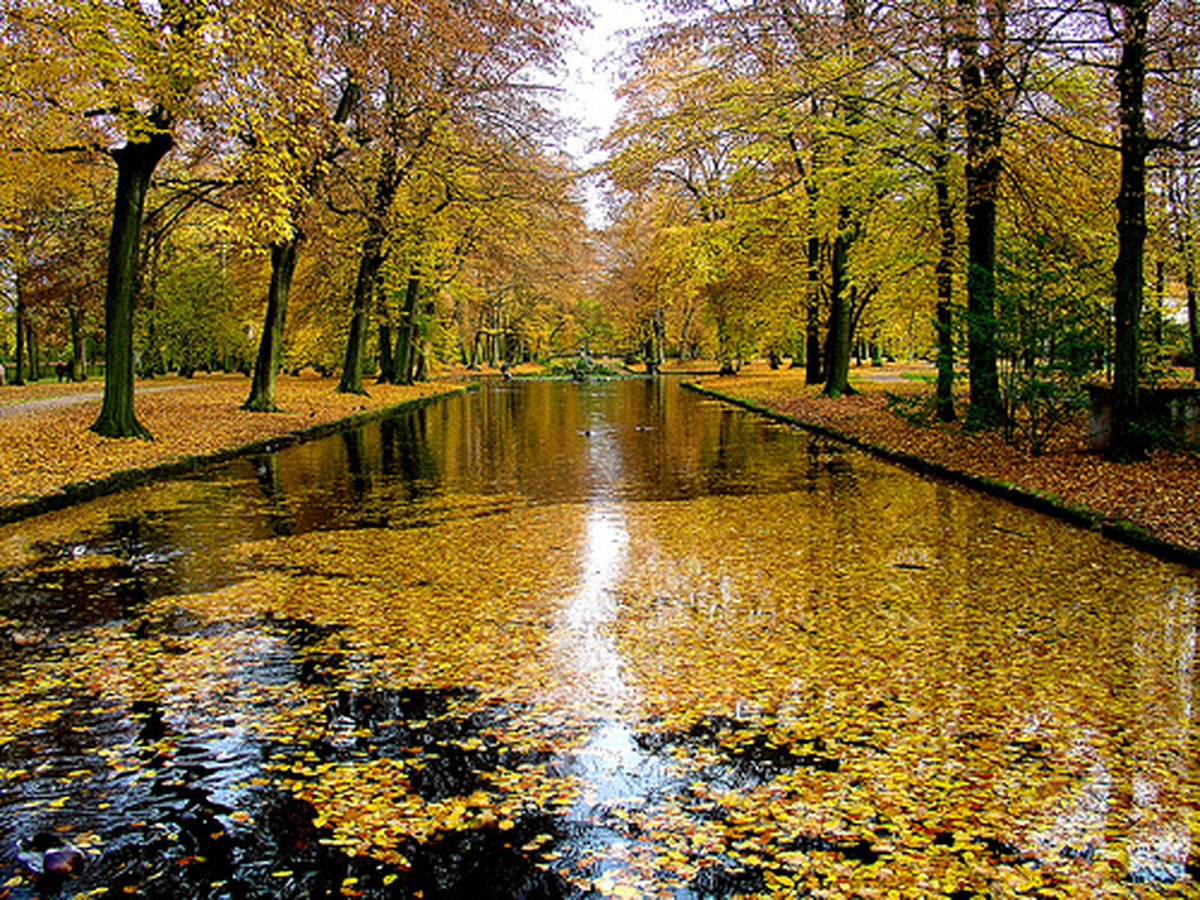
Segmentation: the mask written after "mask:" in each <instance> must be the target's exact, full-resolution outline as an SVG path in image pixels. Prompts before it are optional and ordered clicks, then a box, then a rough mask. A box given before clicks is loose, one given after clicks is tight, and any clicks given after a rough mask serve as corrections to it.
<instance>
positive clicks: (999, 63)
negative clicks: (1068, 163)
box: [958, 0, 1005, 428]
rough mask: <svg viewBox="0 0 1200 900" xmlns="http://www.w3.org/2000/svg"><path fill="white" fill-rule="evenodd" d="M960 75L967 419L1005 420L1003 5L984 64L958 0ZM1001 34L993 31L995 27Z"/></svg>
mask: <svg viewBox="0 0 1200 900" xmlns="http://www.w3.org/2000/svg"><path fill="white" fill-rule="evenodd" d="M958 9H959V14H960V22H959V33H958V51H959V61H960V62H959V78H960V81H961V83H962V88H963V102H964V105H965V107H966V115H965V121H966V139H967V162H966V188H967V204H966V205H967V208H966V219H967V359H968V371H969V375H970V382H971V407H970V410H969V411H968V415H967V421H968V423H969V424H970V425H971V426H973V427H977V428H983V427H990V426H993V425H996V424H998V423H999V422H1000V421H1001V419H1002V418H1003V415H1004V413H1003V406H1002V403H1001V399H1000V376H999V372H998V370H997V349H996V314H995V305H996V196H997V193H998V190H999V185H1000V136H1001V119H1000V110H999V102H1000V99H999V98H1000V93H999V91H1000V89H1001V87H1002V79H1003V58H1002V56H1003V44H1004V35H1003V22H1004V12H1005V11H1004V8H1003V5H1002V4H989V21H990V23H991V30H992V32H993V33H992V34H991V35H990V40H989V49H988V58H987V65H986V74H987V76H988V77H987V84H985V83H984V74H985V71H984V69H985V67H984V66H983V65H982V64H981V61H980V58H979V34H978V27H977V16H976V6H975V0H958ZM998 30H999V31H1000V33H997V31H998Z"/></svg>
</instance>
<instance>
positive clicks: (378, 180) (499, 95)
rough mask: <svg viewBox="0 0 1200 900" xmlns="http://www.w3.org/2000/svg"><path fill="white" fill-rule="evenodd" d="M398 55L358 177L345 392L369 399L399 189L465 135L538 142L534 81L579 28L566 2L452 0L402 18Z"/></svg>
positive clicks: (386, 72) (373, 88)
mask: <svg viewBox="0 0 1200 900" xmlns="http://www.w3.org/2000/svg"><path fill="white" fill-rule="evenodd" d="M399 19H400V20H401V21H403V22H404V27H403V29H399V30H398V31H397V33H398V34H400V35H402V38H397V41H398V43H397V48H396V50H395V51H394V52H393V53H392V54H391V55H389V56H387V57H385V58H384V59H383V60H382V61H381V64H380V66H379V68H378V70H377V71H374V72H373V73H372V74H373V75H374V76H375V77H376V78H377V79H378V80H377V81H375V82H374V83H370V82H365V83H364V89H363V97H364V101H367V100H369V101H370V104H369V105H368V104H366V103H364V112H363V114H364V116H367V115H370V117H371V118H372V122H373V124H372V125H371V126H370V128H371V136H372V138H373V145H372V154H371V155H370V157H369V160H370V165H368V166H365V167H363V168H362V169H361V170H360V175H359V177H360V179H361V183H362V185H363V187H364V188H365V190H364V191H362V193H361V194H360V201H359V203H358V212H359V215H360V217H361V220H360V221H361V227H362V233H361V236H360V238H359V241H358V253H357V256H358V268H357V273H356V275H355V278H354V282H353V286H352V288H351V291H350V322H349V328H348V333H347V339H346V352H345V356H344V360H343V365H342V377H341V381H340V383H339V384H338V390H339V391H341V392H343V393H364V387H363V369H364V364H365V360H366V341H367V316H368V313H369V311H370V310H371V309H372V306H373V303H372V301H373V300H374V298H375V295H376V291H377V290H378V288H379V275H380V271H381V269H382V266H383V264H384V262H385V259H386V255H387V252H388V242H389V236H390V234H391V231H392V228H393V222H394V216H393V202H394V201H395V200H396V199H397V197H398V196H399V195H400V188H401V186H402V185H403V184H404V183H405V182H406V181H407V180H408V179H409V178H410V177H412V176H413V175H414V173H416V172H417V170H418V168H419V167H421V166H423V165H424V164H425V161H426V159H427V157H429V156H430V155H432V154H434V151H435V150H436V149H437V148H438V146H439V145H440V144H442V145H444V144H446V142H447V141H449V142H450V143H453V142H454V141H455V140H458V139H459V136H461V135H463V134H478V135H479V136H480V137H481V138H482V139H483V141H484V142H485V144H490V143H491V141H493V140H495V139H509V140H515V141H518V142H536V141H538V140H541V139H544V134H542V135H539V134H538V131H539V128H541V127H544V126H545V125H546V124H547V123H548V117H547V114H546V112H545V109H544V107H543V106H542V104H541V101H540V98H539V97H538V96H537V95H538V93H539V92H538V91H537V90H536V89H534V87H533V86H532V85H533V84H534V80H533V79H534V76H536V74H537V73H539V72H541V73H545V72H548V71H551V70H552V69H553V68H554V67H555V66H556V65H557V63H558V60H559V58H560V54H561V51H562V42H563V40H564V39H565V36H566V30H567V29H568V28H571V27H573V26H575V25H578V24H579V23H580V22H581V21H582V20H581V17H580V13H579V11H578V10H577V9H576V8H575V7H574V6H573V5H571V4H570V3H568V2H565V0H522V2H517V3H512V2H506V0H488V2H484V3H476V4H462V3H458V2H454V0H446V2H440V3H436V4H422V5H420V6H419V7H418V6H414V7H412V8H411V9H405V10H404V11H402V13H401V15H400V16H399Z"/></svg>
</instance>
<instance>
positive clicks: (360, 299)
mask: <svg viewBox="0 0 1200 900" xmlns="http://www.w3.org/2000/svg"><path fill="white" fill-rule="evenodd" d="M398 185H399V172H398V170H397V167H396V154H395V152H394V151H392V150H388V151H385V152H384V155H383V159H381V160H380V163H379V177H378V178H377V179H376V180H375V197H374V199H373V200H372V202H371V216H370V220H369V221H368V222H367V235H366V237H364V238H363V241H362V245H361V247H360V249H359V255H358V277H357V278H356V279H355V281H354V296H353V298H352V300H351V304H350V333H349V334H348V335H347V337H346V356H345V360H344V362H343V363H342V380H341V382H340V383H339V384H338V387H337V389H338V391H339V392H340V393H343V394H365V393H366V391H365V390H364V389H363V384H362V376H363V361H364V357H365V356H366V344H367V303H368V302H369V301H370V299H371V297H372V296H373V295H374V292H375V287H376V284H377V281H378V278H379V269H380V267H381V266H382V265H383V242H384V239H385V238H386V237H387V226H386V225H385V224H384V220H385V218H386V217H387V213H388V210H389V209H390V208H391V206H392V199H393V198H394V197H395V195H396V188H397V186H398Z"/></svg>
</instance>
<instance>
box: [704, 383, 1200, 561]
mask: <svg viewBox="0 0 1200 900" xmlns="http://www.w3.org/2000/svg"><path fill="white" fill-rule="evenodd" d="M933 378H934V369H933V367H932V366H930V365H921V364H918V365H913V366H902V365H887V366H886V367H883V368H872V367H869V366H861V367H855V368H853V369H852V370H851V376H850V383H851V387H853V388H855V389H856V390H858V391H859V393H858V394H855V395H852V396H847V397H841V398H838V399H831V398H828V397H824V396H822V395H821V393H820V387H819V386H809V385H806V384H805V383H804V373H803V370H800V369H780V370H777V371H772V370H770V369H769V368H767V367H766V366H765V365H760V364H756V365H754V366H749V367H747V368H745V369H743V370H742V372H741V373H740V374H738V375H737V376H733V377H728V376H726V377H717V376H708V377H702V378H699V379H695V380H694V381H695V383H696V384H697V385H698V386H699V387H701V388H703V389H705V390H708V391H712V392H714V393H716V394H719V395H721V396H723V397H726V398H729V399H733V400H735V401H740V402H743V403H745V404H746V405H749V406H752V407H754V408H758V409H761V410H763V411H766V412H769V413H771V414H775V415H778V416H782V417H786V418H787V419H789V420H792V421H795V422H798V423H800V424H803V425H806V426H809V427H815V428H816V429H818V430H822V431H825V432H827V433H832V434H836V435H840V436H844V437H847V438H849V439H851V441H852V442H854V443H858V444H860V445H863V446H866V447H867V448H868V449H872V450H875V451H877V452H880V453H882V454H883V455H885V456H888V457H890V458H892V459H896V460H898V461H900V462H904V463H909V464H915V465H916V467H917V468H922V469H925V470H926V471H931V472H933V473H934V474H940V475H946V476H949V477H952V478H956V479H957V480H961V481H965V482H967V483H970V484H973V485H975V486H977V487H983V488H984V489H989V490H991V491H992V492H994V493H999V494H1002V495H1005V496H1008V497H1009V498H1011V499H1013V500H1015V501H1016V502H1019V503H1024V504H1026V505H1031V506H1034V507H1038V508H1042V509H1045V510H1047V511H1050V512H1054V513H1057V514H1060V515H1065V516H1066V517H1068V518H1071V519H1073V520H1075V521H1079V522H1082V523H1084V524H1089V525H1091V526H1093V527H1096V528H1100V529H1102V530H1105V531H1108V532H1110V533H1113V534H1114V535H1115V536H1118V537H1123V538H1126V539H1128V540H1131V541H1132V542H1134V543H1138V544H1142V545H1149V546H1151V547H1153V546H1154V545H1156V544H1158V543H1159V542H1161V543H1162V545H1164V546H1159V547H1157V548H1156V549H1158V550H1160V551H1163V552H1165V553H1166V554H1167V555H1174V556H1178V557H1181V558H1183V559H1186V560H1188V561H1191V562H1193V563H1194V562H1195V561H1196V560H1200V454H1197V453H1194V452H1184V451H1169V450H1155V451H1154V452H1152V453H1151V454H1150V457H1149V458H1148V459H1147V460H1145V461H1144V462H1139V463H1132V464H1128V463H1127V464H1118V463H1112V462H1108V461H1107V460H1105V459H1103V457H1102V456H1101V454H1100V453H1099V452H1098V451H1096V450H1093V449H1090V448H1089V447H1088V444H1087V421H1086V415H1085V416H1082V417H1081V418H1079V419H1078V420H1076V421H1073V422H1071V423H1069V425H1068V426H1067V427H1064V428H1063V429H1061V430H1060V432H1059V433H1058V434H1056V435H1055V437H1054V439H1053V440H1052V441H1051V442H1050V445H1049V446H1048V448H1047V449H1046V451H1045V452H1043V453H1041V454H1040V455H1035V454H1033V453H1031V452H1029V451H1028V450H1027V449H1023V448H1022V447H1021V446H1019V445H1018V444H1014V443H1008V442H1006V441H1005V440H1004V439H1003V436H1002V435H1001V434H999V433H998V432H995V431H992V432H969V431H966V430H965V429H964V428H963V427H962V425H961V423H958V422H953V423H949V424H945V423H939V422H931V423H930V424H914V423H912V422H910V421H908V420H907V419H906V418H903V417H901V416H900V415H898V414H897V413H895V412H893V411H892V410H890V409H889V407H888V403H887V394H889V393H891V394H912V395H918V394H921V393H925V394H930V393H932V391H933V385H932V384H931V382H932V380H933ZM957 400H958V404H957V408H958V410H959V411H960V412H961V411H962V410H963V409H965V407H966V397H965V396H962V397H959V398H957ZM1175 549H1179V550H1181V551H1182V552H1173V551H1174V550H1175Z"/></svg>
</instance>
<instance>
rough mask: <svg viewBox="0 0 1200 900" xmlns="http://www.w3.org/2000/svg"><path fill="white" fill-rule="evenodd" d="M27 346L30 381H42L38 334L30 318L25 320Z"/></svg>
mask: <svg viewBox="0 0 1200 900" xmlns="http://www.w3.org/2000/svg"><path fill="white" fill-rule="evenodd" d="M25 346H26V347H27V348H28V356H29V380H30V381H41V379H42V361H41V360H40V359H39V358H38V345H37V332H36V331H35V330H34V328H33V323H32V322H30V321H29V317H28V316H26V318H25Z"/></svg>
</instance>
